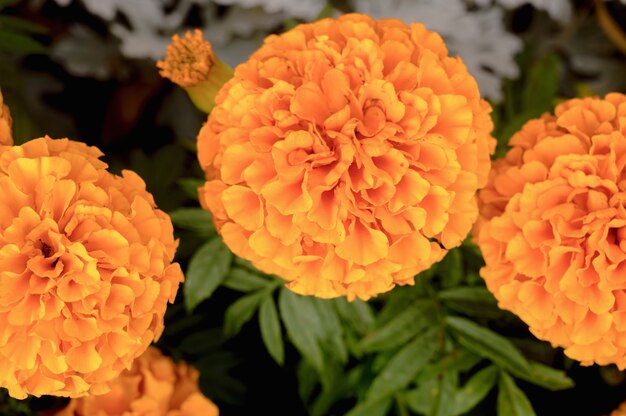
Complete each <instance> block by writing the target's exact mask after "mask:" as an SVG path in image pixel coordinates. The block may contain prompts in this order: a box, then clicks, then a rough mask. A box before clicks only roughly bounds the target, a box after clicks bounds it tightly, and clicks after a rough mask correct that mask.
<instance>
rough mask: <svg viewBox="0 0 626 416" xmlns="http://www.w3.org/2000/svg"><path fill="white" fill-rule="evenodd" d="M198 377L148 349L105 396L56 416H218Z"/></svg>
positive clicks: (82, 401) (78, 401)
mask: <svg viewBox="0 0 626 416" xmlns="http://www.w3.org/2000/svg"><path fill="white" fill-rule="evenodd" d="M199 376H200V374H199V373H198V371H197V370H196V369H194V368H192V367H189V366H188V365H187V364H185V363H182V362H181V363H178V364H176V363H174V362H173V361H172V359H171V358H169V357H166V356H164V355H163V354H162V353H161V351H159V350H158V349H157V348H155V347H150V348H148V350H147V351H146V352H145V353H144V354H143V355H142V356H141V357H139V358H137V359H136V360H135V361H134V362H133V366H132V368H131V369H130V370H126V371H124V372H123V373H122V374H121V375H120V376H119V377H118V378H117V379H115V381H113V382H112V383H111V391H110V392H109V393H108V394H105V395H104V396H86V397H81V398H79V399H73V400H72V401H71V402H70V403H69V405H68V406H67V407H66V408H65V409H63V410H61V411H60V412H58V413H56V416H109V415H110V416H114V415H125V416H143V415H154V416H218V415H219V411H218V409H217V406H215V404H213V402H211V401H210V400H209V399H207V398H206V397H205V396H204V395H203V394H202V392H201V391H200V389H199V387H198V378H199Z"/></svg>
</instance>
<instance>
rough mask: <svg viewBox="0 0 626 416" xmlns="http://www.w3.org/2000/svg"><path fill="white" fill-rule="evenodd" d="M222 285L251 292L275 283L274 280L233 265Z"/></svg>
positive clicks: (239, 290)
mask: <svg viewBox="0 0 626 416" xmlns="http://www.w3.org/2000/svg"><path fill="white" fill-rule="evenodd" d="M222 285H223V286H224V287H227V288H229V289H232V290H236V291H238V292H253V291H255V290H261V289H265V288H267V287H269V286H270V285H275V282H273V281H271V280H268V279H266V278H264V277H261V276H259V275H258V274H256V273H252V272H251V271H248V270H246V269H243V268H241V267H235V268H233V269H231V270H230V272H229V273H228V276H226V279H224V282H223V283H222Z"/></svg>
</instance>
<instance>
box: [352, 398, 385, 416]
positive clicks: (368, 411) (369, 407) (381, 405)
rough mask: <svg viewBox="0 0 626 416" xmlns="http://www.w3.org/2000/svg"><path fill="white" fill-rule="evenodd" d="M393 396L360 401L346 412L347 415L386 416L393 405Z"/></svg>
mask: <svg viewBox="0 0 626 416" xmlns="http://www.w3.org/2000/svg"><path fill="white" fill-rule="evenodd" d="M391 403H392V400H391V397H381V398H380V399H378V400H375V401H368V402H366V403H359V404H358V405H356V407H354V408H353V409H352V410H350V411H349V412H348V413H346V416H384V415H386V414H387V411H388V410H389V408H390V407H391Z"/></svg>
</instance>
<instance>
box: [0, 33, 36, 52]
mask: <svg viewBox="0 0 626 416" xmlns="http://www.w3.org/2000/svg"><path fill="white" fill-rule="evenodd" d="M0 50H1V51H4V52H11V53H21V54H35V53H45V52H46V48H44V47H43V45H41V44H40V43H39V42H37V41H36V40H33V39H32V38H30V37H28V36H24V35H21V34H19V33H13V32H5V31H0Z"/></svg>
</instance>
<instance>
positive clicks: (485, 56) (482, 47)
mask: <svg viewBox="0 0 626 416" xmlns="http://www.w3.org/2000/svg"><path fill="white" fill-rule="evenodd" d="M354 7H355V9H356V10H357V11H358V12H360V13H365V14H368V15H370V16H372V17H374V18H377V19H378V18H384V17H394V18H398V19H401V20H403V21H404V22H406V23H410V22H421V23H424V24H425V25H426V27H427V28H428V29H429V30H433V31H436V32H438V33H439V34H440V35H441V36H442V37H443V38H444V39H445V41H446V44H447V45H448V48H449V49H450V52H451V53H453V54H458V55H459V56H461V58H462V59H463V62H465V65H467V68H468V70H469V71H470V73H471V74H472V75H474V77H475V78H476V81H477V82H478V85H479V87H480V90H481V93H482V94H483V95H484V96H486V97H489V98H491V99H492V100H494V101H500V100H501V99H502V88H501V87H502V78H515V77H517V76H518V74H519V69H518V67H517V64H516V63H515V59H514V58H515V54H516V53H518V52H519V51H520V50H521V49H522V41H521V40H520V39H519V38H518V37H517V36H515V35H513V34H512V33H509V32H507V31H506V30H505V29H504V27H503V24H502V17H503V12H502V10H501V9H499V8H489V9H478V10H474V11H469V10H468V9H467V5H466V3H465V2H463V1H462V0H446V1H445V2H444V1H437V0H419V1H415V0H391V1H387V2H381V1H378V0H354Z"/></svg>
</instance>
